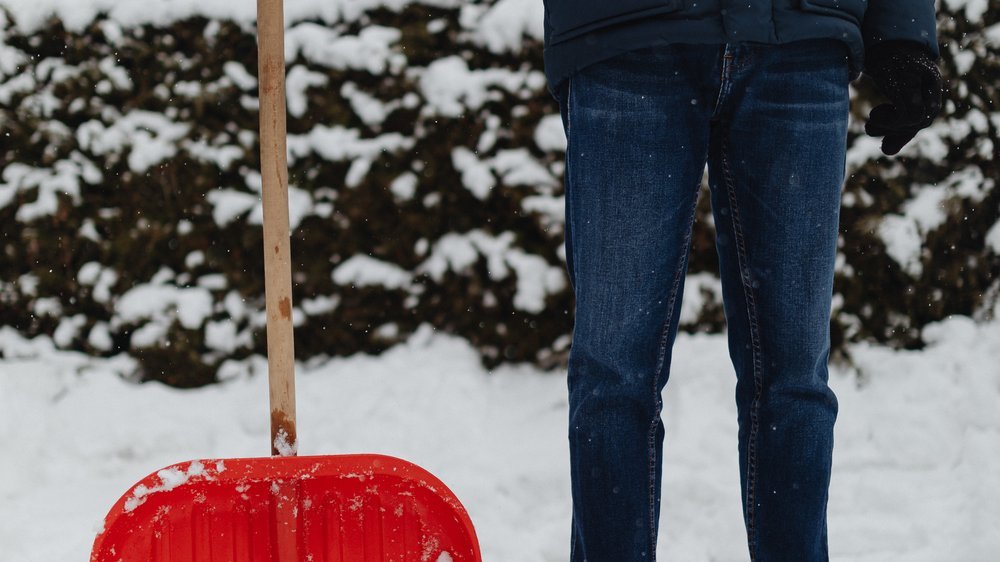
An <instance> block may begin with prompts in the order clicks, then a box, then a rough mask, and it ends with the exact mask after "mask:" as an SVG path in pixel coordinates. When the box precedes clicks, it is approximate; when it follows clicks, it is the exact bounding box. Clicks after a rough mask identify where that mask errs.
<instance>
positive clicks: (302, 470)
mask: <svg viewBox="0 0 1000 562" xmlns="http://www.w3.org/2000/svg"><path fill="white" fill-rule="evenodd" d="M90 560H91V562H480V561H481V557H480V552H479V543H478V539H477V538H476V533H475V529H474V528H473V525H472V521H471V519H470V518H469V515H468V513H467V512H466V510H465V508H464V507H463V506H462V504H461V503H460V502H459V500H458V498H457V497H456V496H455V495H454V493H452V491H451V490H450V489H448V487H447V486H445V484H444V483H443V482H441V481H440V480H439V479H438V478H436V477H435V476H433V475H432V474H431V473H430V472H428V471H426V470H424V469H423V468H421V467H419V466H417V465H415V464H413V463H411V462H408V461H405V460H403V459H399V458H396V457H392V456H388V455H377V454H356V455H333V456H313V457H309V456H306V457H264V458H241V459H201V460H194V461H187V462H182V463H178V464H175V465H171V466H168V467H166V468H163V469H161V470H158V471H156V472H154V473H152V474H150V475H149V476H147V477H146V478H144V479H142V480H141V481H139V482H138V483H136V484H135V485H134V486H133V487H132V488H131V489H130V490H129V491H127V492H126V493H125V494H124V495H122V497H121V498H120V499H119V500H118V502H116V503H115V505H114V506H113V507H112V508H111V511H110V512H109V513H108V515H107V517H106V518H105V521H104V528H103V529H102V530H101V532H100V533H99V534H98V535H97V537H96V539H95V540H94V547H93V550H92V551H91V557H90Z"/></svg>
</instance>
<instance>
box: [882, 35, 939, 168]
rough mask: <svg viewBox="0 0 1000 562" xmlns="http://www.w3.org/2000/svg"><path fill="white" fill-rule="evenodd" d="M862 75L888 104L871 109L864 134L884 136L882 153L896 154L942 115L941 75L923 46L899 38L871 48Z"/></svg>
mask: <svg viewBox="0 0 1000 562" xmlns="http://www.w3.org/2000/svg"><path fill="white" fill-rule="evenodd" d="M864 72H865V74H867V75H868V76H870V77H871V78H872V80H874V81H875V85H876V86H878V89H879V90H881V92H882V94H883V95H885V97H887V98H889V101H890V103H883V104H881V105H878V106H876V107H875V108H874V109H872V111H871V113H870V114H869V115H868V122H867V123H865V133H866V134H868V135H869V136H872V137H881V136H883V135H884V136H885V138H884V139H882V152H883V153H885V154H887V155H892V154H896V153H897V152H899V151H900V149H901V148H903V145H905V144H906V143H908V142H910V139H912V138H913V137H914V136H915V135H916V134H917V131H919V130H920V129H923V128H924V127H927V126H928V125H930V124H931V122H933V121H934V118H935V117H937V116H938V114H939V113H941V98H942V94H943V90H944V80H942V78H941V72H940V71H939V70H938V67H937V65H936V64H935V63H934V61H933V60H932V59H931V55H930V53H928V51H927V49H926V48H925V47H924V46H922V45H920V44H919V43H916V42H914V41H906V40H901V39H896V40H888V41H882V42H880V43H876V44H875V45H873V46H872V47H870V48H869V49H868V50H867V51H866V52H865V69H864Z"/></svg>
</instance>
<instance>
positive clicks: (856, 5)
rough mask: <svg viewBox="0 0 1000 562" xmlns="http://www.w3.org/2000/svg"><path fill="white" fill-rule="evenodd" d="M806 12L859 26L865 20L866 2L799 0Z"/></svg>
mask: <svg viewBox="0 0 1000 562" xmlns="http://www.w3.org/2000/svg"><path fill="white" fill-rule="evenodd" d="M799 1H800V7H801V8H802V10H803V11H805V12H813V13H816V14H826V15H830V16H836V17H839V18H843V19H846V20H848V21H851V22H853V23H856V24H857V25H859V26H860V25H861V22H862V21H864V19H865V6H866V4H867V2H865V0H799Z"/></svg>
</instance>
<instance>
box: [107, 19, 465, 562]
mask: <svg viewBox="0 0 1000 562" xmlns="http://www.w3.org/2000/svg"><path fill="white" fill-rule="evenodd" d="M282 12H283V8H282V0H259V1H258V4H257V20H258V34H259V55H260V62H259V64H260V66H259V76H260V144H261V173H262V176H263V184H264V186H263V206H264V254H265V259H264V270H265V272H264V275H265V279H264V282H265V294H266V295H265V296H266V306H267V355H268V370H269V375H268V376H269V381H270V401H271V456H270V457H264V458H242V459H201V460H194V461H188V462H182V463H179V464H175V465H172V466H168V467H166V468H164V469H162V470H158V471H156V472H155V473H153V474H150V475H149V476H147V477H146V478H144V479H143V480H141V481H140V482H138V483H137V484H136V485H135V486H133V487H132V489H130V490H129V491H127V492H125V494H124V495H123V496H122V497H121V498H120V499H119V500H118V502H117V503H116V504H115V505H114V506H113V507H112V508H111V511H110V512H109V513H108V515H107V517H106V518H105V520H104V528H103V529H102V530H101V532H100V533H99V534H98V535H97V538H96V539H95V540H94V547H93V550H92V552H91V556H90V560H91V562H168V561H169V562H480V561H481V557H480V553H479V543H478V540H477V538H476V533H475V529H474V528H473V526H472V521H471V520H470V519H469V516H468V514H467V513H466V511H465V508H464V507H463V506H462V504H461V503H460V502H459V501H458V498H456V497H455V495H454V494H453V493H452V492H451V490H449V489H448V487H447V486H445V485H444V483H443V482H441V481H440V480H438V479H437V478H435V477H434V476H433V475H432V474H430V473H429V472H427V471H426V470H424V469H422V468H420V467H419V466H417V465H415V464H413V463H410V462H407V461H405V460H402V459H399V458H396V457H391V456H387V455H378V454H352V455H336V456H306V457H299V456H296V450H297V438H296V432H295V388H294V371H293V367H294V360H293V358H294V353H293V347H292V301H291V265H290V259H289V256H290V242H289V227H288V192H287V177H288V167H287V160H286V152H285V150H286V148H285V94H284V79H285V65H284V17H283V13H282Z"/></svg>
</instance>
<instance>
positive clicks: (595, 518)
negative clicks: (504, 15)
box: [559, 39, 850, 562]
mask: <svg viewBox="0 0 1000 562" xmlns="http://www.w3.org/2000/svg"><path fill="white" fill-rule="evenodd" d="M846 55H847V51H846V47H845V46H844V45H843V44H842V43H840V42H839V41H836V40H818V39H817V40H808V41H799V42H795V43H789V44H785V45H768V44H761V43H729V44H715V45H712V44H707V45H695V44H671V45H666V46H657V47H650V48H644V49H639V50H634V51H626V52H624V53H621V54H618V55H616V56H615V57H613V58H611V59H608V60H605V61H603V62H600V63H596V64H593V65H590V66H587V67H584V68H583V69H582V70H580V71H578V72H577V73H575V74H574V75H572V76H571V77H570V79H569V81H568V82H567V83H565V87H563V88H562V89H561V91H560V93H559V105H560V112H561V116H562V120H563V127H564V130H565V132H566V137H567V142H568V145H567V149H566V171H565V176H564V181H565V189H566V242H565V243H566V258H567V260H566V261H567V269H568V272H569V276H570V280H571V283H572V287H573V290H574V294H575V300H576V314H575V325H574V328H573V340H572V347H571V349H570V354H569V375H568V390H569V447H570V465H571V466H570V469H571V482H572V498H573V514H572V532H571V542H572V546H571V554H570V558H571V561H572V562H582V561H584V560H586V561H588V562H632V561H652V560H654V559H655V553H656V532H657V524H658V520H659V513H660V482H661V462H662V458H663V456H662V443H663V435H664V428H663V422H662V420H661V418H660V410H661V407H662V400H661V392H662V390H663V388H664V386H665V384H666V382H667V377H668V374H669V371H670V359H671V348H672V346H673V342H674V339H675V336H676V332H677V322H678V317H679V315H680V309H681V307H680V301H681V295H682V294H683V287H684V276H685V272H686V270H687V261H688V252H689V248H690V245H691V229H692V224H693V222H694V216H695V204H696V201H697V199H698V193H699V188H700V185H701V179H702V173H703V170H704V167H705V164H706V162H707V163H708V171H709V187H710V192H711V205H712V213H713V219H714V223H715V229H716V233H717V234H716V240H715V242H716V243H715V247H716V251H717V253H718V257H719V268H720V271H721V281H722V291H723V298H724V300H725V302H724V309H725V316H726V323H727V331H728V344H729V355H730V358H731V360H732V363H733V366H734V368H735V372H736V392H735V393H736V405H737V410H738V422H739V432H738V433H739V434H738V451H739V467H740V481H741V497H742V501H743V515H744V523H745V525H746V531H747V543H748V547H749V554H750V559H751V560H755V561H760V562H772V561H795V562H808V561H818V560H827V559H828V553H827V525H826V508H827V497H828V490H829V484H830V469H831V460H832V450H833V426H834V421H835V419H836V417H837V399H836V396H835V395H834V393H833V392H832V391H831V390H830V387H829V386H828V385H827V379H828V371H827V363H828V359H829V351H830V311H831V302H832V295H833V273H834V263H835V258H836V249H837V235H838V227H839V219H840V194H841V187H842V185H843V180H844V165H845V157H846V145H847V123H848V105H849V99H850V98H849V94H848V85H849V82H850V69H849V68H848V61H847V59H846Z"/></svg>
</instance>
